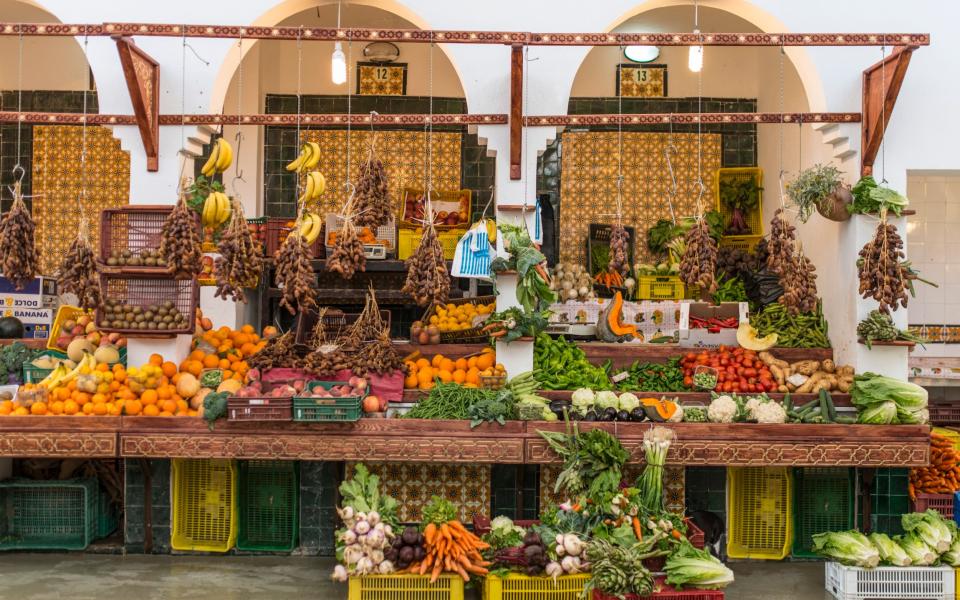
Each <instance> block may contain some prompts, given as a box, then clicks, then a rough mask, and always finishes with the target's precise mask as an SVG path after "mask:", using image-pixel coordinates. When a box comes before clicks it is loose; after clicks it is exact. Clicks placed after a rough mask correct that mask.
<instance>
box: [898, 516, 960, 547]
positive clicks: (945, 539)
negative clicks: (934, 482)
mask: <svg viewBox="0 0 960 600" xmlns="http://www.w3.org/2000/svg"><path fill="white" fill-rule="evenodd" d="M900 519H901V522H902V524H903V529H904V531H908V532H910V533H913V534H915V535H916V536H917V537H919V538H920V539H921V540H923V543H925V544H926V545H928V546H930V547H931V548H933V549H934V550H936V551H937V553H941V552H946V551H947V550H949V549H950V545H951V544H952V543H953V534H952V533H951V531H950V528H949V527H948V526H947V524H946V522H945V521H944V519H943V517H942V516H941V515H940V513H938V512H937V511H935V510H933V509H927V510H926V511H924V512H922V513H908V514H905V515H903V516H902V517H901V518H900Z"/></svg>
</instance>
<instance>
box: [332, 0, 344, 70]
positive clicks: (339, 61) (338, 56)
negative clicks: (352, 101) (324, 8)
mask: <svg viewBox="0 0 960 600" xmlns="http://www.w3.org/2000/svg"><path fill="white" fill-rule="evenodd" d="M340 6H341V5H340V2H337V31H338V32H339V31H340ZM330 78H331V79H332V80H333V83H334V85H343V84H344V83H346V82H347V56H346V55H345V54H344V53H343V44H341V43H340V42H337V43H336V44H334V45H333V56H331V57H330Z"/></svg>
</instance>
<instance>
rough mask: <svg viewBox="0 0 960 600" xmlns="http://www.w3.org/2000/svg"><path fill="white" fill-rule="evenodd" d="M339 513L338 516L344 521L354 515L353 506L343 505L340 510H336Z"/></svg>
mask: <svg viewBox="0 0 960 600" xmlns="http://www.w3.org/2000/svg"><path fill="white" fill-rule="evenodd" d="M337 512H339V513H340V518H341V519H343V520H344V521H346V520H347V519H352V518H353V517H354V512H353V507H352V506H344V507H343V509H342V510H339V511H337Z"/></svg>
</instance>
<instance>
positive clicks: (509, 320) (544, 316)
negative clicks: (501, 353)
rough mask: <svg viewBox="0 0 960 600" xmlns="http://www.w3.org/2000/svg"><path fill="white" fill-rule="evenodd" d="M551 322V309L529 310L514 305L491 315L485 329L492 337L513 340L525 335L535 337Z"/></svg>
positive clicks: (507, 340)
mask: <svg viewBox="0 0 960 600" xmlns="http://www.w3.org/2000/svg"><path fill="white" fill-rule="evenodd" d="M549 324H550V311H546V310H543V311H528V310H526V309H521V308H519V307H516V306H513V307H511V308H508V309H507V310H502V311H500V312H496V313H493V314H492V315H490V318H488V319H487V321H486V325H485V326H484V328H483V330H484V331H486V332H489V333H490V335H491V337H494V338H500V340H501V341H504V342H512V341H514V340H516V339H519V338H521V337H523V336H530V337H534V336H536V335H537V334H539V333H540V332H541V331H544V330H545V329H546V328H547V325H549ZM500 332H503V333H500Z"/></svg>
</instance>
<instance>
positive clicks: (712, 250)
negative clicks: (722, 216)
mask: <svg viewBox="0 0 960 600" xmlns="http://www.w3.org/2000/svg"><path fill="white" fill-rule="evenodd" d="M684 243H685V244H686V248H685V249H684V251H683V258H681V259H680V278H681V279H683V282H684V283H685V284H687V285H688V286H691V287H693V286H699V288H700V290H701V291H703V292H710V293H713V292H715V291H717V281H716V279H715V277H714V273H716V270H717V241H716V240H714V239H713V237H711V235H710V227H709V226H708V225H707V221H706V219H703V218H702V217H701V218H698V219H697V222H696V223H694V225H693V227H691V228H690V230H689V231H687V234H686V236H685V238H684Z"/></svg>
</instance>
